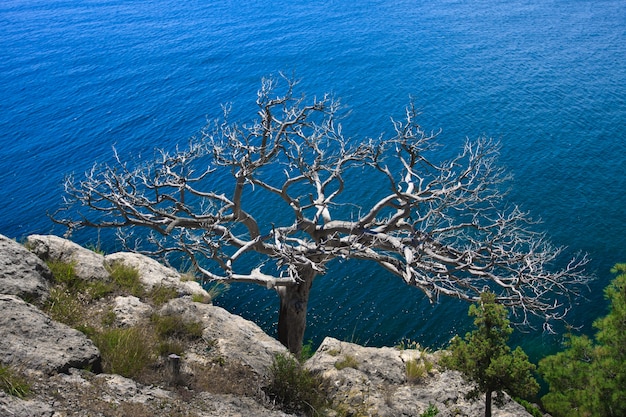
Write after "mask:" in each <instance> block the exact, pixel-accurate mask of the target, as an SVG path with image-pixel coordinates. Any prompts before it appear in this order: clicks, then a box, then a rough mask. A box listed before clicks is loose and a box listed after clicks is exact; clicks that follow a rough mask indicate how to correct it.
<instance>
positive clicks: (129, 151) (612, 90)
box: [0, 0, 626, 359]
mask: <svg viewBox="0 0 626 417" xmlns="http://www.w3.org/2000/svg"><path fill="white" fill-rule="evenodd" d="M280 73H284V74H287V75H288V76H290V77H294V78H297V79H299V80H300V84H299V85H298V90H297V91H298V93H302V94H306V95H307V96H309V97H313V96H320V95H322V94H324V93H331V94H332V95H333V96H335V97H339V98H340V99H341V101H342V103H343V105H344V106H345V108H346V109H348V110H349V111H348V112H347V116H346V118H345V119H344V120H342V124H343V126H344V133H345V134H346V135H347V136H348V137H350V138H351V140H354V141H358V140H363V139H364V138H367V137H378V136H379V135H381V134H383V135H384V134H389V133H390V131H392V124H391V118H399V117H402V115H403V113H404V108H405V106H406V105H407V104H408V103H410V102H411V101H413V102H414V103H415V105H416V106H417V107H418V108H419V109H420V111H421V116H420V117H421V119H420V124H421V125H422V126H423V127H424V129H425V130H427V131H430V130H432V131H438V130H441V134H440V141H441V143H442V144H443V148H442V149H443V150H442V152H450V153H451V154H452V153H454V152H456V149H458V148H459V147H460V146H461V145H462V143H463V142H464V141H465V140H466V139H470V140H471V139H476V138H480V137H491V138H494V139H495V140H497V141H499V142H500V144H501V155H500V159H499V163H500V164H501V166H503V167H504V168H506V169H507V171H508V172H509V173H510V174H511V175H512V176H513V180H512V181H511V183H510V184H509V185H508V186H509V187H510V192H509V194H508V197H507V199H508V200H509V201H510V202H512V203H515V204H519V205H520V206H521V207H522V208H523V209H524V210H527V211H529V212H530V213H531V214H532V216H533V217H534V218H537V219H541V220H542V223H541V224H540V225H539V226H538V227H539V228H540V230H542V231H545V232H546V233H547V235H548V236H549V237H550V239H551V241H552V242H553V243H554V244H555V245H557V246H565V247H566V248H567V249H566V250H565V255H566V256H570V255H573V254H576V253H579V252H582V253H588V254H589V257H590V258H591V262H590V263H589V265H588V268H587V271H588V273H589V275H590V276H592V277H593V278H594V280H593V281H592V282H591V283H590V285H589V289H588V290H585V291H584V292H583V294H581V296H580V297H578V298H576V299H575V300H574V303H573V306H572V309H571V311H570V314H569V316H568V325H571V326H573V328H574V329H575V330H574V331H575V332H582V333H587V334H593V327H592V323H593V321H594V320H595V319H596V318H598V317H599V316H601V315H604V314H606V312H607V308H608V304H607V302H606V300H605V299H604V297H603V292H602V290H603V288H604V287H605V286H606V285H607V284H608V283H609V282H610V280H611V279H612V278H613V276H612V275H611V273H610V268H611V267H612V266H613V265H614V264H615V263H618V262H626V214H625V212H624V209H626V2H624V1H623V0H569V1H562V0H542V1H539V0H506V1H504V0H471V1H470V0H432V1H418V0H394V1H388V0H361V1H346V0H321V1H287V0H273V1H259V0H238V1H231V0H212V1H198V0H189V1H174V0H150V1H147V0H45V1H44V0H3V1H0V192H1V200H0V201H1V205H0V233H1V234H3V235H6V236H9V237H11V238H15V239H17V240H18V241H21V240H23V239H24V238H25V237H26V236H28V235H29V234H33V233H39V234H47V233H54V234H59V235H60V234H62V233H63V232H64V230H63V229H60V228H59V227H58V226H56V225H54V224H53V223H52V222H51V221H50V219H49V217H48V216H47V214H48V213H52V212H54V211H55V210H56V209H57V208H58V207H59V206H60V205H61V204H62V203H63V181H64V179H65V178H66V177H67V176H68V175H71V174H74V175H77V176H80V175H83V173H84V172H85V171H86V170H88V169H90V168H91V167H92V165H93V164H94V163H95V162H99V163H106V162H111V161H112V160H113V155H114V153H113V148H115V149H116V151H117V152H118V153H119V154H120V155H121V156H122V157H123V158H127V159H128V160H133V161H142V160H149V159H150V158H153V157H154V155H155V149H158V148H167V149H173V148H174V147H175V146H176V145H177V144H181V145H184V144H185V143H186V142H187V140H188V138H190V137H192V136H194V135H197V134H198V132H199V131H201V129H202V128H203V127H204V126H205V125H206V123H207V121H208V120H212V119H214V118H215V117H219V116H220V115H221V113H222V107H221V106H222V105H223V104H228V105H231V106H232V109H233V113H232V114H233V116H234V117H236V119H237V120H241V121H244V122H245V121H247V120H251V119H252V118H253V117H254V116H255V111H254V101H255V99H256V91H257V89H258V88H259V87H260V82H261V79H262V78H263V77H269V76H278V75H279V74H280ZM363 180H364V181H365V183H366V182H367V179H363ZM269 209H270V210H271V207H270V208H269ZM77 239H78V243H81V244H84V245H93V244H94V243H95V242H96V240H97V233H96V232H95V231H92V232H91V233H87V234H85V235H82V236H80V237H79V238H77ZM101 244H102V248H103V249H105V250H108V251H113V250H117V248H118V245H117V243H115V242H103V243H101ZM215 303H216V304H217V305H220V306H222V307H224V308H226V309H228V310H229V311H231V312H233V313H237V314H240V315H242V316H244V317H246V318H248V319H251V320H253V321H255V322H256V323H258V324H259V325H260V326H261V327H262V328H263V329H264V330H266V331H267V332H268V333H270V334H275V328H276V321H277V306H278V298H277V295H276V294H275V293H274V292H273V291H271V290H267V289H264V288H257V287H251V286H249V285H248V286H246V285H232V286H230V288H228V289H227V290H225V291H224V292H223V293H222V294H221V295H220V296H219V297H218V298H217V299H216V300H215ZM467 307H468V305H467V304H466V303H463V302H460V301H458V300H452V299H441V300H439V302H437V303H435V304H430V303H429V302H428V300H427V299H426V298H425V296H424V295H423V294H422V293H421V292H420V291H419V290H417V289H415V288H410V287H407V286H406V285H403V283H402V282H401V280H400V279H398V278H396V277H393V276H390V275H388V274H386V273H384V272H383V271H382V270H381V269H380V268H377V267H375V266H374V265H371V264H366V263H365V264H364V263H358V262H347V263H345V264H341V263H335V264H332V265H331V268H329V271H328V272H327V274H326V275H324V276H321V277H319V278H317V279H316V281H315V283H314V286H313V292H312V296H311V301H310V305H309V315H308V328H307V332H306V335H305V340H307V341H310V343H312V344H313V345H316V344H318V343H320V342H321V340H322V339H323V338H324V337H326V336H332V337H335V338H339V339H342V340H347V341H353V342H357V343H361V344H365V345H368V346H385V345H386V346H393V345H394V344H397V343H399V342H401V341H403V340H404V341H407V340H410V341H416V342H419V343H420V344H422V345H423V346H426V347H429V348H433V349H435V348H438V347H441V346H444V345H445V344H446V343H447V342H448V341H449V340H450V338H451V337H452V336H453V335H454V334H463V333H464V332H466V331H467V330H468V329H470V327H471V320H470V319H469V318H468V317H467ZM563 328H564V327H563ZM515 335H516V336H515V337H514V342H515V343H517V344H521V345H522V346H523V347H525V349H526V350H527V351H529V352H530V354H531V358H535V359H536V358H539V357H541V356H542V355H544V354H546V352H551V351H554V350H555V349H558V348H559V346H560V343H561V342H562V337H563V334H562V332H559V333H558V334H557V335H551V334H548V333H546V332H544V331H542V329H541V327H538V328H521V329H518V331H517V332H516V333H515Z"/></svg>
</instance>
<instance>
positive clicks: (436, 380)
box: [0, 235, 529, 417]
mask: <svg viewBox="0 0 626 417" xmlns="http://www.w3.org/2000/svg"><path fill="white" fill-rule="evenodd" d="M50 262H57V263H59V262H60V263H62V264H71V265H72V266H73V271H74V273H75V275H76V277H77V279H78V280H80V281H81V282H86V283H90V282H91V283H101V282H104V283H106V282H109V281H110V280H111V271H112V265H116V264H120V263H121V264H124V265H127V266H130V267H132V268H133V269H134V270H136V271H138V274H139V280H140V283H141V286H142V288H141V289H140V290H139V291H135V292H134V293H132V294H128V293H119V292H116V291H112V290H108V292H106V291H102V293H101V294H100V293H98V294H99V295H97V296H96V295H95V292H94V293H91V295H84V296H83V295H79V296H76V295H73V299H76V300H75V301H77V302H79V303H80V305H81V310H80V315H81V317H82V316H84V317H85V320H87V322H88V323H90V324H89V325H85V324H81V325H80V326H76V327H79V328H80V329H81V331H78V330H76V329H74V328H72V327H71V326H68V325H67V324H62V323H60V322H58V321H55V320H53V319H52V318H51V315H52V314H51V313H50V314H49V312H50V311H54V310H53V308H54V307H64V306H60V305H56V306H54V305H53V304H54V303H57V304H58V303H59V301H58V300H60V299H61V298H58V295H59V294H58V291H59V290H58V288H56V287H55V285H57V284H55V282H54V278H53V274H52V272H51V270H50V268H49V267H48V264H47V263H50ZM72 285H75V284H72ZM81 288H82V287H81ZM85 288H87V287H85ZM88 288H91V290H90V291H92V292H93V291H95V290H93V288H100V287H98V286H96V285H94V286H91V287H88ZM55 291H56V292H55ZM51 292H52V293H53V295H54V297H53V296H51ZM162 293H166V294H168V297H166V298H165V299H162V297H157V295H156V294H162ZM51 300H52V301H51ZM77 311H78V310H77ZM73 314H74V315H77V314H79V313H78V312H76V313H74V312H72V311H69V313H68V317H69V319H70V321H71V319H72V318H73ZM155 317H156V318H157V319H158V318H163V317H166V318H173V317H176V318H178V319H179V320H180V322H177V323H179V326H182V324H180V323H193V324H194V326H195V327H194V328H197V330H194V332H195V333H193V334H194V336H193V337H190V338H187V339H185V338H184V337H179V338H178V339H176V340H177V341H179V342H181V343H182V346H179V347H178V348H176V349H175V350H177V353H175V354H168V352H169V351H168V350H167V349H170V348H171V349H174V347H173V346H172V345H171V341H170V342H168V343H170V345H167V344H164V343H161V346H162V347H161V352H160V353H161V354H160V356H159V357H158V358H152V362H151V365H149V366H148V367H147V369H148V370H147V371H143V373H142V374H141V375H140V376H139V377H137V378H135V379H130V378H126V377H123V376H120V375H119V374H116V373H104V372H103V370H104V369H106V368H107V366H106V365H107V364H103V356H104V355H102V352H101V351H100V349H98V347H97V344H96V343H94V341H92V338H93V337H95V336H93V335H95V334H97V329H96V328H97V327H98V326H103V325H102V324H99V323H106V327H107V328H108V329H153V328H155V320H157V319H155ZM89 320H91V321H89ZM158 320H161V321H158V322H157V323H164V322H167V321H165V320H163V319H158ZM178 330H179V329H178ZM150 331H151V330H150ZM171 331H173V332H176V331H177V329H173V330H171ZM88 335H92V336H88ZM142 337H143V338H146V339H149V338H151V337H152V336H151V335H150V334H148V333H145V334H144V336H142ZM168 340H169V339H168ZM139 341H141V339H139ZM163 346H165V347H163ZM413 347H415V346H413ZM278 354H283V355H288V353H287V351H286V349H285V348H284V347H283V346H282V345H281V344H280V343H278V342H277V341H276V340H275V339H273V338H271V337H269V336H268V335H267V334H265V333H264V332H263V331H262V330H261V329H260V328H259V327H258V326H257V325H255V324H254V323H252V322H250V321H247V320H244V319H243V318H241V317H239V316H235V315H233V314H230V313H229V312H228V311H226V310H224V309H222V308H220V307H217V306H214V305H212V304H211V303H210V295H209V294H208V293H207V292H206V291H205V290H204V289H203V288H202V287H201V286H200V285H199V284H198V283H197V282H195V281H193V280H188V279H185V278H184V277H183V276H182V275H181V274H180V273H178V272H177V271H175V270H173V269H171V268H167V267H165V266H163V265H161V264H159V263H158V262H156V261H154V260H153V259H150V258H147V257H144V256H142V255H137V254H133V253H115V254H110V255H107V256H104V255H101V254H98V253H96V252H94V251H91V250H88V249H85V248H83V247H81V246H79V245H76V244H75V243H72V242H70V241H68V240H65V239H61V238H59V237H56V236H40V235H33V236H30V237H28V239H27V242H26V243H25V245H22V244H19V243H17V242H15V241H13V240H11V239H9V238H7V237H4V236H1V235H0V365H1V366H2V367H5V368H7V369H11V370H13V371H14V372H17V373H18V374H19V375H20V377H21V378H23V379H24V380H25V381H27V383H28V385H29V386H30V393H29V394H28V395H26V396H24V397H23V398H19V397H17V396H14V395H9V394H7V393H5V392H3V391H0V415H2V416H5V415H6V416H23V417H35V416H37V417H39V416H46V417H64V416H138V417H141V416H168V417H169V416H198V417H205V416H220V417H229V416H233V417H234V416H270V417H273V416H276V417H278V416H289V415H291V414H287V413H285V412H283V411H281V410H280V409H279V407H278V405H277V404H275V403H274V402H273V401H272V399H271V397H269V396H268V395H267V394H266V393H265V390H264V387H266V386H267V385H268V383H269V380H270V378H271V372H270V368H271V366H272V363H273V360H274V358H275V356H276V355H278ZM440 354H441V353H438V352H435V353H428V352H427V351H424V350H422V349H398V348H392V347H386V348H372V347H363V346H359V345H356V344H352V343H346V342H341V341H339V340H336V339H332V338H326V339H325V340H324V342H323V343H322V345H321V346H320V347H319V349H318V350H317V352H316V353H315V355H314V356H313V357H312V358H310V359H309V360H308V361H307V362H306V364H305V367H306V368H307V369H309V370H310V371H311V372H313V373H314V374H316V375H320V376H322V377H323V378H324V380H325V381H326V383H325V386H326V391H327V394H328V395H329V396H330V398H331V400H332V404H333V407H332V408H333V410H334V411H329V412H328V414H329V415H333V414H334V415H343V416H407V417H408V416H416V417H417V416H423V415H427V414H426V413H428V412H429V411H428V410H430V412H431V413H432V412H434V411H433V410H435V409H436V410H438V413H437V414H436V415H438V416H482V415H483V413H484V411H483V410H484V409H483V405H482V403H480V402H477V403H469V402H467V401H466V400H465V399H464V395H465V393H466V392H467V391H468V390H469V388H468V386H467V384H465V383H464V382H463V379H462V378H461V376H460V375H459V374H458V373H456V372H453V371H448V370H442V369H439V367H438V366H437V358H438V356H439V355H440ZM137 361H139V358H137ZM130 362H131V364H132V363H133V360H131V361H130ZM428 415H434V414H428ZM494 415H495V416H500V417H505V416H506V417H512V416H529V414H528V413H527V412H526V411H525V410H524V408H523V407H521V406H520V405H519V404H517V403H515V402H514V401H512V400H509V401H507V403H506V404H505V405H504V406H503V407H500V408H495V411H494Z"/></svg>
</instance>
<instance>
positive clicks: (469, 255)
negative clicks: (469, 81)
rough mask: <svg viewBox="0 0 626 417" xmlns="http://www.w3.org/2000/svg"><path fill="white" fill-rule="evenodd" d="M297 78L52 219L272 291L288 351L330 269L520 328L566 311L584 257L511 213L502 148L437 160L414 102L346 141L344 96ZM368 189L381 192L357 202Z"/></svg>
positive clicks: (211, 275)
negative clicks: (393, 283)
mask: <svg viewBox="0 0 626 417" xmlns="http://www.w3.org/2000/svg"><path fill="white" fill-rule="evenodd" d="M296 84H297V83H296V82H295V81H293V80H291V79H278V80H277V79H273V78H272V79H264V80H263V82H262V84H261V88H260V90H259V92H258V94H257V98H256V109H257V112H256V115H255V117H254V118H252V119H251V121H249V122H247V123H235V122H231V121H230V112H229V111H228V108H225V111H224V116H223V117H222V118H220V119H218V120H216V121H215V122H212V123H210V125H209V126H207V128H205V129H204V130H203V131H202V133H201V134H200V135H198V136H197V137H194V138H192V139H190V141H189V145H188V147H186V148H177V149H176V150H175V151H166V150H161V151H159V153H158V156H157V157H156V158H155V160H153V161H142V162H140V163H137V164H133V163H131V162H129V161H125V160H123V159H122V157H121V156H120V155H118V154H117V153H116V155H115V156H116V158H115V159H116V162H115V163H114V164H104V165H98V164H96V165H94V167H93V169H92V170H91V171H89V172H87V173H86V175H85V176H84V177H82V178H77V177H74V176H70V177H68V179H67V181H66V183H65V191H66V200H65V201H66V205H64V207H62V208H61V209H60V210H59V211H58V212H56V214H54V215H53V219H55V221H57V222H59V223H62V224H64V225H66V226H67V227H68V228H69V231H70V232H71V231H72V230H75V229H77V228H80V227H84V226H88V227H97V228H115V229H117V230H118V231H119V236H120V237H121V238H122V240H123V241H124V242H125V243H126V244H128V246H129V247H130V249H132V250H138V251H142V252H144V253H147V254H151V255H155V256H162V257H164V258H165V259H167V258H168V257H172V256H184V257H186V258H188V259H189V260H190V261H191V263H192V264H193V266H194V267H195V269H196V270H197V271H198V272H199V273H200V274H202V275H203V277H204V278H205V279H206V280H209V281H214V282H247V283H256V284H260V285H262V286H265V287H267V288H268V289H274V290H276V291H277V292H278V294H279V296H280V311H279V320H278V338H279V340H280V341H281V342H282V343H283V344H285V345H286V346H287V347H289V348H290V349H291V350H292V351H294V352H297V351H299V349H300V347H301V344H302V338H303V335H304V329H305V326H306V311H307V303H308V299H309V293H310V289H311V285H312V283H313V280H314V278H315V277H316V276H317V275H319V274H324V273H326V271H327V266H328V263H329V261H331V260H333V259H353V260H360V261H368V262H372V263H375V264H377V265H379V266H380V267H381V268H382V269H384V270H386V271H389V272H390V273H392V274H394V275H396V276H398V277H400V278H401V279H402V280H403V281H404V282H405V283H406V284H408V285H411V286H415V287H417V288H420V289H421V290H422V291H423V292H424V293H425V294H426V295H427V296H428V298H429V299H430V300H431V301H433V302H436V301H437V300H438V299H439V297H440V296H450V297H455V298H460V299H463V300H467V301H470V302H474V301H477V300H478V299H479V297H480V294H481V293H482V292H483V291H484V289H485V288H489V289H490V290H491V291H493V292H494V293H495V294H496V298H497V300H498V301H499V302H500V303H501V304H502V305H505V306H507V307H511V308H512V309H514V311H515V313H516V314H517V318H518V320H519V321H520V322H527V321H528V319H529V316H531V315H537V316H540V317H542V318H545V319H546V323H549V321H550V319H554V318H561V317H562V316H563V315H564V314H565V313H566V312H567V309H568V306H569V297H570V296H571V295H572V294H575V293H576V289H577V288H578V286H579V285H580V284H584V283H585V282H586V280H587V277H586V275H585V273H584V270H583V268H584V265H585V264H586V263H587V259H586V257H585V256H573V257H570V258H569V259H562V257H561V255H562V254H563V248H562V247H558V246H554V245H552V244H551V243H550V242H549V240H548V239H547V238H546V236H545V234H543V233H541V232H538V231H537V230H536V222H535V221H533V220H532V218H531V217H530V216H529V215H528V213H526V212H524V211H522V210H521V209H520V208H518V207H517V206H515V205H512V204H508V203H507V201H506V199H505V193H504V189H503V186H504V183H505V182H506V181H507V180H508V179H509V178H508V175H507V173H506V172H505V171H504V170H503V169H502V168H501V167H499V166H498V165H497V163H496V161H497V156H498V153H499V145H498V143H497V142H494V141H492V140H489V139H486V138H479V139H477V140H474V141H470V140H467V141H466V142H465V145H464V146H463V147H462V149H460V151H459V153H458V154H457V155H456V156H454V157H451V158H442V156H441V153H440V151H441V148H440V143H439V135H438V134H437V133H426V132H425V131H424V130H423V129H422V128H421V126H420V125H419V124H418V122H417V118H418V111H417V109H416V108H415V107H414V105H409V106H408V107H407V108H406V112H405V115H404V119H403V120H394V119H392V122H391V126H392V127H393V133H392V134H391V135H380V136H379V137H377V138H375V139H373V138H365V139H361V138H359V139H353V138H347V137H345V136H344V134H343V130H342V126H341V124H340V123H339V120H338V116H339V114H340V109H341V106H340V103H339V101H338V100H336V99H334V98H333V97H331V96H328V95H325V96H323V97H315V98H312V99H307V98H306V96H305V95H298V94H296V93H295V90H294V89H295V87H296ZM355 178H360V179H364V181H363V180H360V181H355V180H354V179H355ZM372 184H374V185H375V186H374V187H372V186H371V185H372ZM365 191H368V193H369V194H373V197H372V198H369V197H368V198H367V199H363V200H362V201H360V200H359V196H360V195H362V194H363V193H364V192H365ZM270 205H271V206H270ZM140 230H144V232H143V233H139V231H140ZM251 254H254V257H253V259H256V260H257V261H256V262H257V263H256V265H254V266H250V255H251ZM557 261H558V262H559V265H560V266H557V265H556V262H557Z"/></svg>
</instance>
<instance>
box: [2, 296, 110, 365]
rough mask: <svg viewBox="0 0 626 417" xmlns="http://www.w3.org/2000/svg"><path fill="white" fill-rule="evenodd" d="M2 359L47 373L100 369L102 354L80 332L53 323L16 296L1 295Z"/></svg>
mask: <svg viewBox="0 0 626 417" xmlns="http://www.w3.org/2000/svg"><path fill="white" fill-rule="evenodd" d="M0 329H2V337H0V358H1V359H2V363H4V364H12V365H17V366H22V367H26V368H28V369H32V370H36V371H42V372H44V373H47V374H53V373H59V372H67V371H68V370H69V369H70V368H88V367H89V368H92V369H94V370H98V369H100V366H99V361H100V352H99V351H98V349H97V348H96V346H95V345H94V344H93V342H92V341H91V340H89V338H87V337H86V336H85V335H84V334H83V333H81V332H79V331H78V330H75V329H72V328H71V327H68V326H66V325H64V324H61V323H57V322H55V321H53V320H50V318H49V317H48V316H46V315H45V314H44V313H42V312H41V311H40V310H39V309H38V308H36V307H34V306H32V305H31V304H28V303H26V302H24V301H23V300H21V299H20V298H17V297H16V296H14V295H5V294H0Z"/></svg>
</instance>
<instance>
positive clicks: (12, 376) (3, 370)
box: [0, 365, 30, 398]
mask: <svg viewBox="0 0 626 417" xmlns="http://www.w3.org/2000/svg"><path fill="white" fill-rule="evenodd" d="M0 390H2V391H4V392H5V393H7V394H8V395H12V396H14V397H18V398H24V397H26V396H27V395H28V394H29V393H30V385H29V384H28V382H27V381H26V379H25V378H24V377H23V376H22V375H20V374H19V372H18V371H17V370H15V368H13V367H11V366H5V365H0Z"/></svg>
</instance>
